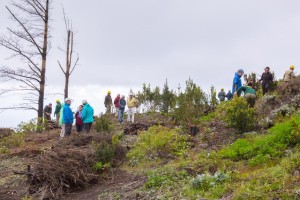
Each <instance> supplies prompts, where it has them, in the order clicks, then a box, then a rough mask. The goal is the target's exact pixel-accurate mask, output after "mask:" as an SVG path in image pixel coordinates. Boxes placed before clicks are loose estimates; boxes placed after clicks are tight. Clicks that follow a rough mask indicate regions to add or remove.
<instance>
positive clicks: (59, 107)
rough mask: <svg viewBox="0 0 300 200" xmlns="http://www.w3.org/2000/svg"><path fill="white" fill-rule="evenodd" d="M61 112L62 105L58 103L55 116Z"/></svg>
mask: <svg viewBox="0 0 300 200" xmlns="http://www.w3.org/2000/svg"><path fill="white" fill-rule="evenodd" d="M60 110H61V103H60V102H58V103H57V104H56V106H55V112H54V114H56V115H57V114H59V113H60Z"/></svg>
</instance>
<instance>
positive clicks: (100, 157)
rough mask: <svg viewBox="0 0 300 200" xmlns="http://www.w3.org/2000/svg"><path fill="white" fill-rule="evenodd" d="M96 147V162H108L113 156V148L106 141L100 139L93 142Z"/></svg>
mask: <svg viewBox="0 0 300 200" xmlns="http://www.w3.org/2000/svg"><path fill="white" fill-rule="evenodd" d="M94 146H95V149H96V162H101V163H103V164H106V163H110V162H111V161H112V159H113V157H114V154H115V149H114V148H113V146H112V145H110V144H109V143H108V142H105V141H102V142H100V143H99V144H94Z"/></svg>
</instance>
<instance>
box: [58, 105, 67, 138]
mask: <svg viewBox="0 0 300 200" xmlns="http://www.w3.org/2000/svg"><path fill="white" fill-rule="evenodd" d="M64 106H65V104H64V103H63V104H61V107H62V108H63V107H64ZM59 115H60V116H59V123H58V124H59V126H60V127H61V131H60V137H61V138H63V137H64V136H65V130H66V129H65V124H64V114H63V109H60V113H59Z"/></svg>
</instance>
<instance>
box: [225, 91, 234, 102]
mask: <svg viewBox="0 0 300 200" xmlns="http://www.w3.org/2000/svg"><path fill="white" fill-rule="evenodd" d="M226 98H227V100H228V101H229V100H231V99H232V98H233V94H232V93H231V92H228V93H227V94H226Z"/></svg>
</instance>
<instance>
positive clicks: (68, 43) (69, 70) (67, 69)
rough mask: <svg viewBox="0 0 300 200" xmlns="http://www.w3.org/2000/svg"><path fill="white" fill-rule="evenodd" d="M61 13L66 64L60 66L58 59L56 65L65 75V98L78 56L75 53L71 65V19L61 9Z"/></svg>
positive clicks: (72, 38)
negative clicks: (64, 36) (64, 28)
mask: <svg viewBox="0 0 300 200" xmlns="http://www.w3.org/2000/svg"><path fill="white" fill-rule="evenodd" d="M63 15H64V21H65V26H66V33H67V40H66V50H65V53H66V66H65V68H63V67H62V65H61V64H60V62H59V61H57V62H58V65H59V67H60V69H61V71H62V72H63V74H64V75H65V90H64V96H65V98H67V97H68V96H69V80H70V76H71V74H72V72H73V71H74V69H75V67H76V65H77V63H78V61H79V56H78V55H77V59H76V61H75V63H74V65H73V66H72V61H73V50H74V49H73V48H74V46H73V44H74V37H73V36H74V33H73V28H72V24H71V21H70V20H69V19H68V18H67V17H66V14H65V12H64V11H63Z"/></svg>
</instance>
